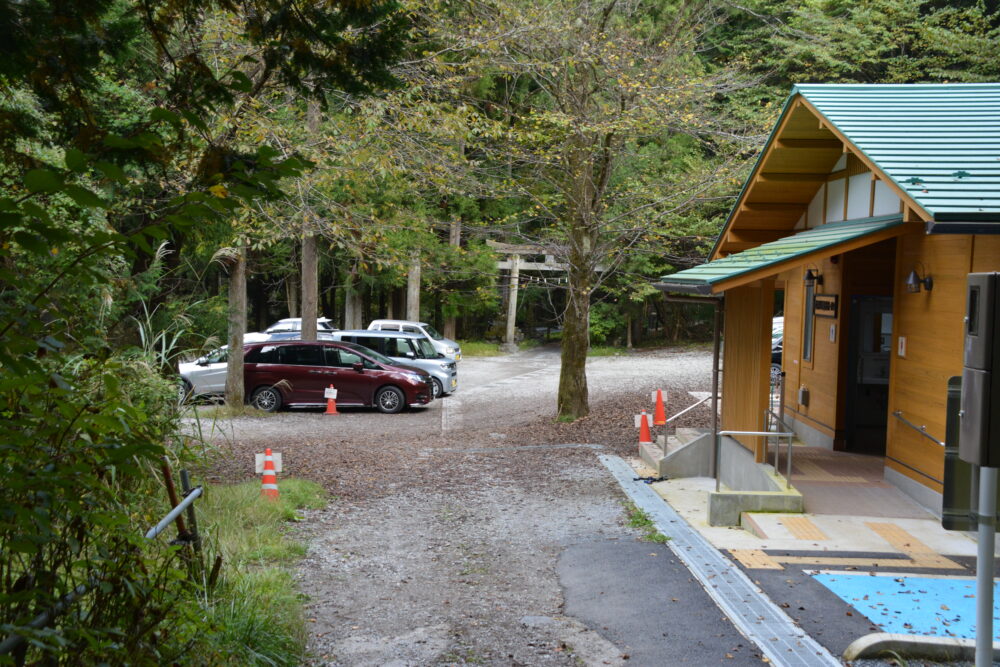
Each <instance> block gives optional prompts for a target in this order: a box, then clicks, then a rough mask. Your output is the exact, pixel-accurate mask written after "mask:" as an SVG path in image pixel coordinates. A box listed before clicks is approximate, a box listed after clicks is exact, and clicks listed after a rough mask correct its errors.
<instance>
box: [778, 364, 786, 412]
mask: <svg viewBox="0 0 1000 667" xmlns="http://www.w3.org/2000/svg"><path fill="white" fill-rule="evenodd" d="M778 421H779V422H781V423H782V424H784V423H785V371H781V373H780V374H779V375H778Z"/></svg>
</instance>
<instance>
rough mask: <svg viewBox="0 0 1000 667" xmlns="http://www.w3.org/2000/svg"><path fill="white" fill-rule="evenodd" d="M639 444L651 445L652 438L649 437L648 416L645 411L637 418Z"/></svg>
mask: <svg viewBox="0 0 1000 667" xmlns="http://www.w3.org/2000/svg"><path fill="white" fill-rule="evenodd" d="M639 444H640V445H651V444H653V438H652V437H651V436H650V435H649V416H648V415H647V414H646V411H645V410H643V411H642V415H640V417H639Z"/></svg>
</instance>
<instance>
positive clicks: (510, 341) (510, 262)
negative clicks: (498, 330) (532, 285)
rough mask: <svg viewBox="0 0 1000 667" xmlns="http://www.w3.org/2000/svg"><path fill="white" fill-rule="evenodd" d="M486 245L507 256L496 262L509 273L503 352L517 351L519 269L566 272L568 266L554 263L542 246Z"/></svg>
mask: <svg viewBox="0 0 1000 667" xmlns="http://www.w3.org/2000/svg"><path fill="white" fill-rule="evenodd" d="M486 245H488V246H489V247H491V248H493V249H494V250H496V251H497V252H499V253H503V254H505V255H507V259H506V260H500V261H498V262H497V268H498V269H507V270H509V271H510V278H509V280H510V282H509V291H508V293H507V329H506V332H505V334H504V344H503V347H504V350H505V351H507V352H514V351H516V350H517V343H516V342H515V341H514V328H515V327H514V317H515V316H516V315H517V287H518V281H519V280H520V275H521V269H524V270H525V271H563V272H565V271H568V270H569V265H567V264H561V263H559V262H556V261H555V257H554V256H553V255H550V254H547V253H546V252H545V249H544V248H543V247H542V246H537V245H513V244H510V243H499V242H497V241H487V242H486ZM521 255H542V256H544V257H545V261H542V262H525V261H523V260H521Z"/></svg>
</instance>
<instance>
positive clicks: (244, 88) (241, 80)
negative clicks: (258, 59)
mask: <svg viewBox="0 0 1000 667" xmlns="http://www.w3.org/2000/svg"><path fill="white" fill-rule="evenodd" d="M231 79H232V81H230V83H229V87H230V88H232V89H233V90H238V91H239V92H241V93H249V92H250V91H251V90H252V89H253V84H252V83H250V78H249V77H248V76H247V75H246V74H244V73H243V72H241V71H239V70H236V71H234V72H233V73H232V76H231Z"/></svg>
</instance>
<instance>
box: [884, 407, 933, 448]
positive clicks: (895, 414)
mask: <svg viewBox="0 0 1000 667" xmlns="http://www.w3.org/2000/svg"><path fill="white" fill-rule="evenodd" d="M892 416H893V417H895V418H896V419H898V420H899V421H901V422H903V423H904V424H906V425H907V426H909V427H910V428H912V429H913V430H914V431H916V432H917V433H919V434H920V435H922V436H924V437H925V438H927V439H928V440H930V441H931V442H933V443H936V444H938V445H941V446H942V447H945V446H946V445H945V444H944V443H943V442H941V441H940V440H938V439H937V438H935V437H934V436H933V435H931V434H930V433H928V432H927V426H926V425H921V426H917V425H916V424H914V423H913V422H911V421H910V420H909V419H907V418H906V417H904V416H903V411H902V410H895V411H893V413H892Z"/></svg>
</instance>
